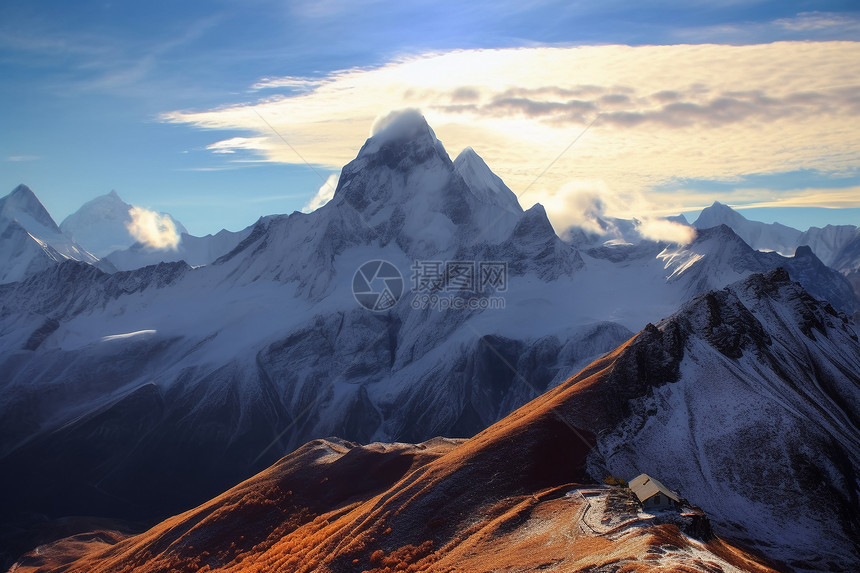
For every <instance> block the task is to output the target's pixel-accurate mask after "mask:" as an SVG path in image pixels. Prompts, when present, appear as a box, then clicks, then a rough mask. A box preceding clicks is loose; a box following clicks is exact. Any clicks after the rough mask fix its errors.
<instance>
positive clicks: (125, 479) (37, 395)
mask: <svg viewBox="0 0 860 573" xmlns="http://www.w3.org/2000/svg"><path fill="white" fill-rule="evenodd" d="M395 126H396V129H392V130H388V129H386V130H383V131H382V132H381V133H379V134H377V135H375V136H374V137H372V138H370V139H369V140H368V141H367V142H366V143H365V145H364V147H363V148H362V149H361V151H360V152H359V154H358V156H357V157H356V159H355V160H354V161H352V162H351V163H350V164H348V165H347V166H345V167H344V169H343V172H342V174H341V177H340V181H339V184H338V188H337V190H336V192H335V195H334V197H333V199H332V200H331V201H330V202H329V203H327V204H326V205H324V206H323V207H321V208H320V209H317V210H316V211H314V212H313V213H309V214H304V213H293V214H291V215H288V216H287V215H283V216H272V217H266V218H263V219H261V220H260V221H258V222H257V223H256V224H255V225H254V226H253V227H252V228H251V229H250V230H249V234H248V235H247V236H246V237H245V238H244V239H243V240H242V241H241V242H240V243H239V244H238V245H237V246H236V247H235V248H234V249H232V250H231V251H230V252H229V253H227V254H226V255H224V256H222V257H220V258H219V259H218V260H217V261H215V262H213V263H212V264H210V265H207V266H205V267H201V268H194V269H192V268H190V267H189V266H188V265H185V264H182V263H170V264H161V265H158V266H151V267H145V268H142V269H138V270H135V271H129V272H120V273H116V274H115V275H105V274H103V273H100V272H98V271H96V270H95V269H92V268H91V267H88V266H86V265H82V264H79V263H74V262H70V263H65V264H63V265H59V266H57V267H55V268H49V269H47V270H45V271H43V272H42V273H39V274H38V275H36V276H33V277H31V278H30V279H28V280H27V281H25V282H22V283H18V284H15V285H7V286H0V466H2V467H0V476H2V479H4V480H6V482H4V483H5V484H6V485H5V486H4V487H0V491H4V490H5V491H16V492H18V495H17V497H16V499H14V500H10V501H9V503H10V504H13V505H15V506H16V507H25V508H28V510H31V511H37V510H41V511H44V512H46V513H49V514H54V515H61V514H64V512H65V513H73V512H80V511H91V508H93V507H95V508H98V511H101V512H103V514H110V513H111V512H114V513H117V512H119V513H122V514H123V515H130V514H134V515H148V516H152V515H157V514H164V513H166V512H171V511H176V510H177V509H182V508H183V507H186V506H188V505H189V504H191V503H194V502H196V501H201V500H203V499H206V498H208V497H210V496H211V495H213V494H214V493H216V492H218V491H221V490H223V489H224V488H226V487H229V486H230V485H232V484H233V483H235V482H236V481H238V480H239V479H242V478H244V477H247V476H248V475H250V474H251V473H253V472H254V471H256V470H259V469H262V468H263V467H265V466H266V465H268V463H270V462H271V461H273V460H275V459H277V458H278V457H280V455H282V454H283V453H284V452H287V451H290V450H291V449H292V448H294V447H296V446H298V445H299V444H301V443H304V442H306V441H307V440H309V439H312V438H316V437H322V436H330V435H337V436H340V437H343V438H347V439H352V440H357V441H361V442H367V441H370V440H386V441H394V440H401V441H412V442H417V441H421V440H423V439H426V438H429V437H432V436H435V435H440V434H442V435H449V436H450V435H455V436H468V435H472V434H474V433H476V432H478V431H479V430H481V429H483V428H485V427H487V426H488V425H489V424H491V423H492V422H494V421H496V420H498V419H499V418H500V417H502V416H503V415H505V414H507V413H508V412H510V411H511V410H512V409H513V408H515V407H517V406H519V405H521V404H523V403H525V402H526V401H528V400H529V399H531V398H533V397H535V396H537V395H538V394H540V393H541V392H543V391H545V390H546V389H547V388H550V387H552V386H554V385H556V384H558V383H559V382H561V381H562V380H564V379H565V378H566V377H567V376H568V375H569V374H570V372H571V371H574V370H575V369H577V368H578V367H580V366H582V365H584V364H586V363H587V362H588V361H590V360H591V359H592V358H594V357H595V356H598V355H600V354H601V353H603V352H606V351H608V350H610V349H612V348H615V347H616V346H617V345H618V344H619V343H620V342H622V341H623V340H625V339H626V338H628V337H629V336H630V334H631V333H632V332H633V331H636V330H639V329H641V328H642V327H643V326H644V325H645V324H647V323H648V322H649V321H655V320H657V319H658V318H660V317H661V316H666V315H668V314H670V313H672V312H674V311H675V310H676V309H677V308H678V306H679V304H680V303H682V302H683V301H686V300H689V299H690V298H691V297H693V296H695V295H698V294H700V293H701V292H703V289H706V290H707V289H710V288H715V287H716V288H720V287H722V286H724V285H725V284H727V283H728V282H731V281H733V280H736V279H737V278H738V277H742V276H745V275H747V274H749V273H750V272H754V271H760V270H766V269H770V268H775V267H776V266H779V265H782V264H786V265H790V264H792V263H791V262H792V260H793V259H785V258H782V257H779V256H778V255H776V254H771V255H766V254H763V253H758V254H756V255H750V256H747V255H748V254H747V255H744V256H741V255H743V252H742V246H743V247H745V245H743V243H742V242H739V244H738V245H733V246H731V241H734V240H737V237H734V235H733V234H732V233H731V231H730V230H729V231H728V232H727V233H725V236H722V235H719V234H717V235H715V234H710V235H709V234H708V233H702V238H701V240H697V241H694V242H693V243H691V244H690V245H688V246H686V247H683V248H676V247H671V246H667V245H657V244H655V243H648V244H642V245H636V246H629V247H628V246H624V245H616V246H612V247H603V248H601V249H594V250H590V251H588V252H580V251H579V250H577V248H575V247H574V246H572V245H570V244H567V243H564V242H563V241H561V240H560V239H559V238H558V236H557V235H556V234H555V233H554V231H553V229H552V226H551V225H550V223H549V220H548V219H547V217H546V213H545V211H544V209H543V207H541V206H540V205H535V206H534V207H532V208H531V209H529V210H527V211H525V212H522V213H519V212H518V211H517V208H516V204H515V202H513V200H512V198H511V196H510V194H508V193H506V192H505V188H504V187H500V186H499V181H497V180H496V179H494V178H492V177H489V176H488V175H487V173H486V171H484V170H483V167H482V165H483V162H482V161H479V158H477V157H470V155H466V156H463V157H462V159H460V161H459V164H455V163H454V162H452V161H451V159H450V158H449V157H448V155H447V153H446V152H445V150H444V147H443V146H442V144H441V143H440V142H439V141H438V139H436V137H435V135H434V134H433V132H432V130H431V129H430V128H429V126H428V125H427V124H426V122H424V120H423V118H420V116H418V117H416V116H406V117H404V118H403V121H402V122H401V123H399V124H395ZM461 173H462V174H461ZM488 221H499V223H498V225H497V228H495V229H493V230H492V232H485V228H486V227H485V226H486V225H487V222H488ZM505 229H508V231H507V232H502V230H505ZM732 237H734V239H733V238H732ZM729 246H731V248H732V249H735V251H733V252H735V253H737V254H738V256H732V257H726V256H724V249H727V248H729ZM745 248H746V249H747V250H748V251H751V249H749V248H748V247H745ZM760 255H761V256H760ZM377 259H384V260H386V261H389V262H391V263H392V264H393V265H394V266H395V267H396V268H397V269H399V271H400V273H401V274H402V276H403V282H404V292H403V296H402V297H401V299H400V300H399V302H397V303H396V304H395V305H393V306H392V307H391V308H389V309H388V310H386V311H384V312H371V311H368V310H366V309H364V308H362V307H360V306H359V305H358V303H357V302H356V300H355V298H354V297H353V293H352V290H351V289H352V286H353V279H354V276H355V274H356V271H357V269H358V267H359V266H360V265H362V263H364V262H366V261H370V260H377ZM416 261H418V263H444V262H446V261H447V262H452V261H455V262H470V261H472V262H475V263H476V265H477V264H479V263H502V264H504V265H507V273H506V279H507V280H506V282H505V283H504V284H503V285H501V284H494V285H487V286H486V288H480V289H475V291H474V292H470V291H468V290H457V289H450V290H449V291H443V292H441V293H430V292H426V291H419V292H413V287H415V286H416V285H415V284H414V282H418V281H417V280H416V281H413V279H417V278H420V277H416V275H417V274H419V273H418V270H417V269H420V268H421V267H422V265H421V264H418V265H416ZM431 266H432V265H431ZM813 266H814V265H813ZM442 268H444V265H443V267H442ZM703 269H707V270H703ZM790 272H793V271H791V270H790ZM818 273H819V274H818V275H815V274H806V275H804V276H803V277H801V279H802V280H804V281H806V282H811V283H816V282H819V279H820V278H821V277H830V276H831V275H836V273H835V271H830V270H827V269H826V268H824V269H823V270H822V269H818ZM424 278H426V277H424ZM833 280H834V284H836V285H837V286H838V285H839V284H843V286H844V285H845V283H844V279H842V278H841V277H839V276H838V275H837V276H836V278H835V279H833ZM840 280H841V281H842V283H839V281H840ZM431 282H432V281H431ZM502 287H503V288H502ZM812 287H814V285H812ZM812 287H811V288H812ZM833 293H835V294H834V295H833V296H834V299H838V298H839V297H838V296H836V295H838V294H839V291H838V288H836V287H834V290H833ZM823 296H830V295H829V294H825V295H823ZM470 301H477V303H478V304H476V305H472V304H471V303H470ZM481 301H484V302H483V303H482V302H481ZM491 301H492V304H493V306H490V302H491ZM832 302H833V304H834V305H844V304H852V303H850V302H849V303H846V302H845V301H842V300H833V301H832ZM443 303H444V304H445V305H447V308H446V307H444V306H442V304H443ZM482 304H485V306H481V305H482ZM453 305H461V306H463V308H462V309H455V308H451V307H452V306H453ZM847 310H850V309H847ZM94 459H97V460H98V463H84V462H82V460H94ZM4 468H15V471H3V470H4ZM165 468H169V471H168V470H165ZM59 473H63V475H66V476H67V479H66V480H65V481H64V482H63V483H61V484H55V483H53V482H52V484H50V487H49V488H48V489H51V491H54V492H56V493H55V497H50V498H45V497H44V490H45V489H46V488H47V487H48V486H47V484H46V483H45V480H48V479H50V476H55V475H58V474H59ZM93 483H98V484H99V488H98V489H93V488H92V487H91V484H93ZM0 485H3V484H0ZM118 500H124V501H118ZM10 507H11V506H10ZM92 511H95V510H92Z"/></svg>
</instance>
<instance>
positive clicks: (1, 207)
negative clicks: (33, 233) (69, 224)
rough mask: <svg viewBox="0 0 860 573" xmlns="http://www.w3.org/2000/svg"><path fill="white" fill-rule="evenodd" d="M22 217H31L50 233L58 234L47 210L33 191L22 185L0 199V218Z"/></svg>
mask: <svg viewBox="0 0 860 573" xmlns="http://www.w3.org/2000/svg"><path fill="white" fill-rule="evenodd" d="M22 215H26V216H29V217H31V218H32V219H34V220H35V221H36V222H37V223H39V224H40V225H42V226H44V227H45V228H46V229H48V230H50V231H52V232H57V233H59V229H58V228H57V224H56V223H55V222H54V219H53V218H52V217H51V215H50V213H48V210H47V209H45V206H44V205H42V202H41V201H39V198H38V197H36V194H35V193H34V192H33V190H32V189H30V188H29V187H27V186H26V185H24V184H23V183H22V184H20V185H18V186H17V187H15V189H14V190H13V191H12V192H11V193H10V194H9V195H7V196H6V197H3V198H2V199H0V218H6V219H10V220H11V219H19V218H20V217H21V216H22ZM23 223H24V222H23V221H22V224H23ZM25 226H26V224H25Z"/></svg>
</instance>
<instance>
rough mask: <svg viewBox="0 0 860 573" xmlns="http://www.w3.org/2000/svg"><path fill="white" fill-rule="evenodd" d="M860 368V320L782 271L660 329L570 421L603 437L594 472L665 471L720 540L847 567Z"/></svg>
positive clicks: (587, 395) (644, 337) (859, 458)
mask: <svg viewBox="0 0 860 573" xmlns="http://www.w3.org/2000/svg"><path fill="white" fill-rule="evenodd" d="M607 372H609V371H607ZM858 373H860V344H858V330H857V327H856V325H854V324H853V323H852V322H850V321H849V320H848V319H847V318H846V317H845V316H844V315H839V314H838V313H836V312H835V311H834V310H833V309H832V308H831V307H829V306H828V305H826V304H823V303H821V302H819V301H816V300H815V299H814V298H812V297H811V296H810V295H809V294H808V293H806V292H805V291H804V290H803V289H802V288H801V286H800V285H799V284H797V283H793V282H792V281H790V279H789V277H788V274H787V273H785V272H784V271H782V270H777V271H773V272H771V273H769V274H766V275H754V276H752V277H750V278H748V279H745V280H744V281H742V282H739V283H737V284H735V285H732V286H731V287H729V288H727V289H725V290H722V291H716V292H711V293H708V294H706V295H702V296H700V297H697V298H695V299H694V300H692V301H691V302H689V303H688V304H686V305H685V306H684V307H683V308H682V309H681V310H680V311H679V312H678V313H676V314H675V315H673V316H672V317H670V318H667V319H665V320H663V321H661V322H659V323H657V326H656V328H655V327H653V326H650V325H649V327H648V328H646V329H645V331H644V332H643V333H641V334H640V335H639V336H638V337H637V338H636V339H634V341H633V342H632V343H631V344H629V345H628V346H627V347H626V348H625V349H624V350H623V351H622V353H621V354H620V355H619V357H618V358H617V359H616V360H615V362H614V366H613V368H612V370H611V372H609V373H608V374H607V375H606V377H604V378H601V380H600V381H599V382H597V383H591V386H589V388H590V389H589V390H584V392H582V393H580V396H579V402H578V403H571V404H570V408H571V412H570V413H569V416H570V420H571V422H572V423H574V424H577V425H580V427H584V428H586V429H588V430H590V431H592V432H594V433H595V434H597V435H598V440H597V442H598V446H597V450H596V451H595V453H594V454H593V456H592V461H591V464H592V465H591V472H592V474H593V475H594V476H595V477H600V476H603V475H607V474H611V475H619V476H634V475H638V474H639V473H643V472H645V473H648V474H649V475H653V476H659V478H660V480H661V481H663V482H664V483H665V484H666V485H667V486H669V487H670V488H673V489H676V490H678V491H680V493H681V495H682V496H684V497H686V498H688V499H689V500H690V501H691V502H693V503H696V504H698V505H701V506H702V507H703V508H704V509H705V511H707V512H708V514H709V515H711V516H712V517H714V518H715V520H716V522H717V531H718V532H720V533H724V534H730V535H733V536H736V537H739V538H743V539H746V540H748V541H750V542H753V543H755V544H756V545H757V546H758V547H759V549H761V550H762V551H763V552H764V553H765V554H767V555H769V556H770V557H772V558H775V559H779V560H782V561H785V562H788V563H789V564H790V565H791V567H793V568H797V569H801V570H805V569H812V570H841V571H847V570H851V569H852V564H854V565H856V563H857V562H858V558H860V551H858V550H860V547H858V545H857V539H858V536H857V533H858V530H860V518H858V516H860V505H858V501H857V500H858V485H857V475H858V471H860V374H858ZM580 377H584V374H583V375H580ZM582 383H583V384H584V385H585V384H586V383H585V382H584V381H583V382H582ZM572 384H574V386H573V387H574V388H576V385H575V384H576V379H574V381H573V382H572ZM609 396H611V397H613V398H612V399H611V400H610V399H608V398H607V397H609ZM562 412H563V410H562Z"/></svg>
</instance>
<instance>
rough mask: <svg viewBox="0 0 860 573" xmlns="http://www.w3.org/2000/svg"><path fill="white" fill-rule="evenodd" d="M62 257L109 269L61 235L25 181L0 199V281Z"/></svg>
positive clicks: (59, 260) (18, 278)
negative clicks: (24, 183)
mask: <svg viewBox="0 0 860 573" xmlns="http://www.w3.org/2000/svg"><path fill="white" fill-rule="evenodd" d="M65 260H77V261H83V262H85V263H88V264H91V265H96V266H98V267H99V268H101V269H103V270H106V271H110V270H113V268H112V267H111V266H110V264H109V263H104V262H103V261H100V260H99V259H98V258H97V257H95V256H94V255H92V254H91V253H89V252H88V251H86V250H84V248H83V247H81V246H80V245H78V244H77V243H76V242H75V241H73V240H71V239H69V238H68V237H66V236H65V235H63V234H62V233H61V232H60V229H59V228H58V227H57V224H56V223H54V220H53V219H52V218H51V215H50V214H48V211H47V210H45V207H44V206H43V205H42V203H41V202H40V201H39V199H38V198H37V197H36V195H35V193H33V191H32V190H30V188H29V187H27V186H26V185H19V186H18V187H16V188H15V189H14V190H13V191H12V193H10V194H9V195H7V196H6V197H3V198H2V199H0V283H8V282H14V281H18V280H21V279H23V278H25V277H27V276H30V275H32V274H34V273H37V272H39V271H41V270H45V269H47V268H49V267H51V266H53V265H55V264H57V263H58V262H61V261H65Z"/></svg>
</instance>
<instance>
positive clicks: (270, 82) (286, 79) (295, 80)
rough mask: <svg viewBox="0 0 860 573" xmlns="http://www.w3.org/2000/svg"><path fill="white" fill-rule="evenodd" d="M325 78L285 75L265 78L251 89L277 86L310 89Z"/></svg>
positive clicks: (318, 84)
mask: <svg viewBox="0 0 860 573" xmlns="http://www.w3.org/2000/svg"><path fill="white" fill-rule="evenodd" d="M322 83H323V80H320V79H314V78H302V77H297V76H283V77H277V78H263V79H261V80H260V81H258V82H257V83H255V84H254V85H252V86H251V89H252V90H254V91H258V90H265V89H277V88H290V89H294V90H309V89H312V88H315V87H318V86H320V85H321V84H322Z"/></svg>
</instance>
